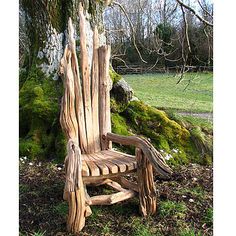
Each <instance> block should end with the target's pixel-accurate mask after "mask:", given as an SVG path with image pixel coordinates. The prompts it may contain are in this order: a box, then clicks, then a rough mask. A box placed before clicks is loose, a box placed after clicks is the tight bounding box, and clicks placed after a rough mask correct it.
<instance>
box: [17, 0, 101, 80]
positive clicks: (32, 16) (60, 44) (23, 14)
mask: <svg viewBox="0 0 236 236" xmlns="http://www.w3.org/2000/svg"><path fill="white" fill-rule="evenodd" d="M79 2H82V3H83V5H84V9H85V15H86V29H85V31H86V33H87V35H88V37H87V38H88V39H89V40H88V45H87V47H88V49H89V50H88V51H89V59H90V62H91V60H92V43H93V40H92V28H93V27H94V25H95V24H96V25H97V27H98V36H99V43H100V45H103V44H104V43H105V36H104V30H103V21H102V13H103V10H104V7H105V6H104V4H103V3H101V2H98V1H87V0H84V1H76V0H59V1H58V0H51V1H48V0H38V1H31V0H20V22H22V21H24V27H25V32H26V35H27V37H28V42H29V55H28V57H27V59H28V60H27V61H25V64H27V67H28V68H30V67H31V66H32V65H35V64H36V65H37V66H38V67H39V68H41V70H42V71H43V72H44V73H45V74H46V75H47V76H52V78H53V79H57V78H58V75H57V71H58V67H59V63H60V59H61V57H62V55H63V51H64V47H65V44H66V33H67V32H66V28H67V22H68V19H69V17H71V18H72V21H73V23H74V24H75V29H76V30H75V34H76V39H77V40H79V36H78V35H77V33H78V32H79V31H78V29H79V16H78V9H79Z"/></svg>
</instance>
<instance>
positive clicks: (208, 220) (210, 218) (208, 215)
mask: <svg viewBox="0 0 236 236" xmlns="http://www.w3.org/2000/svg"><path fill="white" fill-rule="evenodd" d="M204 222H205V223H206V224H207V225H208V226H212V225H213V208H212V207H209V208H208V209H207V210H206V214H205V215H204Z"/></svg>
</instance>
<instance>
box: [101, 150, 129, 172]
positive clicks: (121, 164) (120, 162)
mask: <svg viewBox="0 0 236 236" xmlns="http://www.w3.org/2000/svg"><path fill="white" fill-rule="evenodd" d="M99 155H100V157H101V158H103V159H104V160H109V162H111V163H114V165H117V166H118V167H119V171H120V172H122V173H123V172H125V171H126V170H128V169H127V166H126V164H125V163H124V162H123V160H117V159H116V158H114V157H112V156H109V155H107V154H106V151H101V152H100V153H99Z"/></svg>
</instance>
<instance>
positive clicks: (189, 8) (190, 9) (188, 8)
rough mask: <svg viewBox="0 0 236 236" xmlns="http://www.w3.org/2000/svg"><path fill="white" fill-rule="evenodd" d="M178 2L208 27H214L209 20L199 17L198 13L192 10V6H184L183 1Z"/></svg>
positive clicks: (178, 0)
mask: <svg viewBox="0 0 236 236" xmlns="http://www.w3.org/2000/svg"><path fill="white" fill-rule="evenodd" d="M176 1H177V2H178V3H179V4H180V5H181V6H183V7H184V8H186V9H187V10H189V11H190V12H192V13H193V14H194V15H195V16H196V17H197V18H198V19H199V20H200V21H201V22H203V23H205V24H206V25H208V26H211V27H213V24H212V23H210V22H209V21H207V20H205V19H203V18H202V17H201V16H199V15H198V14H197V12H196V11H195V10H194V9H193V8H191V7H190V6H188V5H186V4H184V3H183V2H182V1H181V0H176Z"/></svg>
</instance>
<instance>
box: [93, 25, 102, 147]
mask: <svg viewBox="0 0 236 236" xmlns="http://www.w3.org/2000/svg"><path fill="white" fill-rule="evenodd" d="M98 46H99V42H98V30H97V26H95V27H94V31H93V60H92V93H91V100H92V121H93V140H94V151H95V152H98V151H100V150H101V144H100V132H99V101H98V95H99V91H98V88H99V66H98V65H99V62H98Z"/></svg>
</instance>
